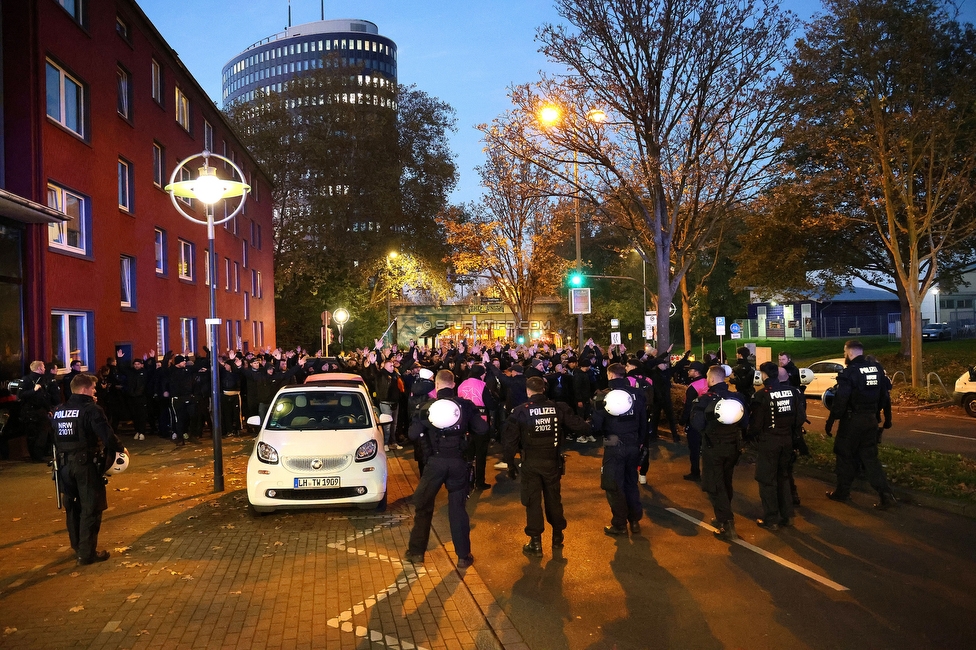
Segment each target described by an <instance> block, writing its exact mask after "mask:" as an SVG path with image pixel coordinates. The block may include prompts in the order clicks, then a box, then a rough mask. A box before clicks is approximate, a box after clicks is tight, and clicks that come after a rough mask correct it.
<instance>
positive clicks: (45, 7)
mask: <svg viewBox="0 0 976 650" xmlns="http://www.w3.org/2000/svg"><path fill="white" fill-rule="evenodd" d="M0 25H2V32H0V38H2V41H0V45H2V52H3V58H2V68H0V79H2V84H3V97H2V101H3V103H2V107H0V138H2V143H0V144H2V147H0V378H10V377H12V376H18V375H20V374H22V373H23V372H25V367H26V365H27V364H28V363H29V362H30V361H31V360H32V359H41V360H44V361H50V360H52V359H54V360H56V361H58V363H59V365H60V364H64V363H65V362H66V361H67V360H68V359H69V358H79V359H81V360H82V362H83V363H84V364H85V365H86V366H87V367H88V368H90V369H93V370H94V369H97V368H98V367H99V366H100V365H102V364H103V363H104V361H105V359H106V357H109V356H113V355H114V353H115V351H116V350H117V349H119V348H122V349H124V350H126V351H127V352H131V353H134V354H135V355H137V356H141V355H142V354H144V353H146V352H147V351H149V350H150V349H156V350H157V351H158V353H159V354H162V351H164V350H174V351H182V350H184V349H192V350H195V351H197V352H198V353H199V351H200V349H201V348H202V347H203V346H204V345H206V342H207V338H206V325H205V319H206V318H207V316H208V315H209V304H210V303H209V287H208V269H209V264H208V259H207V232H206V227H205V226H201V225H198V224H194V223H192V222H190V221H188V220H187V219H185V218H183V217H182V216H181V215H180V214H179V213H178V212H177V211H176V210H175V209H174V207H173V205H172V203H171V201H170V198H169V195H168V194H167V193H166V192H165V191H163V189H162V188H163V186H165V185H166V184H167V183H168V182H169V177H170V174H171V173H172V171H173V169H174V168H175V166H176V164H177V163H178V162H179V161H180V160H182V159H183V158H186V157H188V156H190V155H193V154H195V153H198V152H201V151H203V150H204V149H207V150H210V151H213V152H215V153H218V154H221V155H225V156H226V157H228V158H230V159H232V160H234V161H235V162H236V164H237V165H238V166H239V167H240V168H241V169H242V170H244V173H245V176H246V179H247V181H248V182H249V183H250V184H251V186H252V187H253V190H252V194H251V195H250V196H249V197H248V199H247V202H246V204H245V210H244V212H243V213H242V214H240V215H238V216H237V217H236V218H235V219H234V220H233V221H232V222H229V223H228V224H227V225H225V226H224V227H219V228H218V229H217V236H216V250H217V260H218V262H217V269H216V271H217V274H216V275H217V315H218V317H220V318H222V319H223V320H224V322H223V324H222V325H221V327H220V341H219V345H218V348H219V349H220V350H225V349H226V348H228V347H229V346H234V347H237V346H238V345H242V346H244V347H250V348H252V349H253V348H257V347H264V346H268V345H272V346H273V345H274V342H275V329H274V317H275V312H274V281H273V277H272V272H273V271H272V264H273V259H272V254H273V253H272V252H273V242H272V223H271V215H272V208H271V197H270V191H269V183H268V179H267V177H266V176H265V175H264V174H263V173H262V172H261V170H260V169H259V168H258V166H257V165H256V163H255V162H254V160H253V159H252V158H251V157H250V156H249V154H248V153H247V151H245V150H244V148H243V146H242V145H241V143H240V142H239V140H238V139H237V137H236V136H235V134H234V133H233V131H232V129H231V128H230V126H229V124H228V123H227V122H226V121H225V120H224V118H223V116H222V115H221V113H220V112H219V111H218V110H217V108H216V107H215V105H214V103H213V101H211V99H210V98H209V97H208V96H207V94H206V93H205V92H204V91H203V89H202V88H201V87H200V86H199V84H197V82H196V81H195V80H194V79H193V77H192V76H191V75H190V73H189V71H188V70H187V69H186V68H185V67H184V66H183V64H182V63H181V62H180V60H179V58H178V57H177V55H176V53H175V52H174V51H173V50H172V49H171V48H170V47H169V46H168V45H167V44H166V41H165V40H164V39H163V37H162V36H161V35H160V34H159V32H157V31H156V29H155V27H153V25H152V23H151V22H150V21H149V19H148V18H147V17H146V15H145V14H144V13H143V12H142V10H141V9H140V8H139V7H138V5H137V4H136V3H135V2H133V1H132V0H0ZM193 164H194V168H193V175H194V176H195V175H196V166H198V165H199V164H200V163H199V162H198V161H196V162H194V163H193ZM216 167H217V170H218V174H219V175H221V176H222V177H225V178H226V177H228V176H229V170H228V169H227V168H226V166H225V165H224V164H222V163H221V162H219V161H217V162H216ZM187 177H188V176H187ZM228 203H229V204H230V205H229V206H225V205H222V204H218V205H217V206H215V208H214V210H215V218H216V219H220V218H222V217H223V216H224V215H225V214H229V212H228V211H227V210H229V211H233V209H234V207H235V206H236V200H232V201H228ZM184 208H185V209H186V210H187V211H188V212H189V213H190V214H195V215H196V216H197V218H200V219H205V218H206V217H205V212H204V210H205V209H206V207H205V206H204V205H203V204H201V203H200V202H199V201H193V202H191V203H190V204H186V205H184Z"/></svg>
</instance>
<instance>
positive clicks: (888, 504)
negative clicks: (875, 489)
mask: <svg viewBox="0 0 976 650" xmlns="http://www.w3.org/2000/svg"><path fill="white" fill-rule="evenodd" d="M897 505H898V499H896V498H895V495H894V494H893V493H891V492H884V493H882V494H881V501H879V502H878V503H876V504H874V507H875V508H877V509H878V510H891V509H892V508H894V507H895V506H897Z"/></svg>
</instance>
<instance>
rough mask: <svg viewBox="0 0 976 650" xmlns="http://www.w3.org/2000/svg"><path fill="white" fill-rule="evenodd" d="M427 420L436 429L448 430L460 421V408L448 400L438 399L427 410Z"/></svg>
mask: <svg viewBox="0 0 976 650" xmlns="http://www.w3.org/2000/svg"><path fill="white" fill-rule="evenodd" d="M427 419H428V420H429V421H430V423H431V424H433V425H434V426H435V427H437V428H438V429H449V428H450V427H453V426H454V425H455V424H457V423H458V421H459V420H460V419H461V407H460V406H458V405H457V403H456V402H452V401H451V400H449V399H439V400H437V401H436V402H434V403H433V404H431V405H430V408H428V409H427Z"/></svg>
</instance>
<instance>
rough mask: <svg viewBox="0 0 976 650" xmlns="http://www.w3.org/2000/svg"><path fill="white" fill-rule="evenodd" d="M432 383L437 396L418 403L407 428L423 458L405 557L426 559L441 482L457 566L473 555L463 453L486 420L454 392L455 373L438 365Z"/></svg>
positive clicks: (468, 561) (484, 430) (485, 430)
mask: <svg viewBox="0 0 976 650" xmlns="http://www.w3.org/2000/svg"><path fill="white" fill-rule="evenodd" d="M434 387H435V388H436V390H437V399H433V400H428V401H427V402H426V403H425V404H423V405H422V406H421V408H420V409H419V411H418V412H417V414H416V415H414V418H413V422H411V423H410V429H409V431H408V432H407V435H408V436H409V437H410V439H411V440H414V441H416V440H419V441H421V444H422V445H423V446H424V456H425V458H426V461H427V462H426V465H425V467H424V473H423V475H422V476H421V477H420V483H419V484H418V485H417V490H416V491H415V492H414V495H413V499H414V524H413V530H411V531H410V545H409V547H408V549H407V553H406V555H405V556H404V559H405V560H406V561H407V562H410V563H412V564H423V563H424V553H426V551H427V542H428V540H429V539H430V522H431V520H432V519H433V517H434V499H436V498H437V493H438V492H439V491H440V489H441V486H442V485H446V486H447V504H448V505H447V507H448V518H449V520H450V522H451V539H452V540H453V541H454V549H455V550H456V551H457V555H458V562H457V566H458V568H459V569H466V568H467V567H469V566H471V565H472V564H473V563H474V556H472V555H471V537H470V535H471V531H470V524H469V521H468V512H467V510H465V509H464V504H465V501H466V500H467V498H468V488H469V479H470V476H469V469H468V462H467V460H465V453H466V451H467V447H468V435H469V434H471V435H476V436H484V435H487V434H488V424H487V423H486V422H485V421H484V420H483V419H481V416H480V415H478V411H477V409H476V408H475V406H474V404H472V403H471V402H469V401H468V400H466V399H462V398H460V397H458V396H457V395H456V394H455V393H454V374H453V373H452V372H451V371H450V370H440V371H438V373H437V376H436V377H435V378H434Z"/></svg>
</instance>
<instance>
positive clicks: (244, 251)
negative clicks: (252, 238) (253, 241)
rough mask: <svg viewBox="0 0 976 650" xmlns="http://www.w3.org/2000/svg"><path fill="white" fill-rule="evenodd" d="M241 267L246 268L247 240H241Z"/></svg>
mask: <svg viewBox="0 0 976 650" xmlns="http://www.w3.org/2000/svg"><path fill="white" fill-rule="evenodd" d="M241 266H243V267H244V268H245V269H246V268H247V240H246V239H242V240H241Z"/></svg>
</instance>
